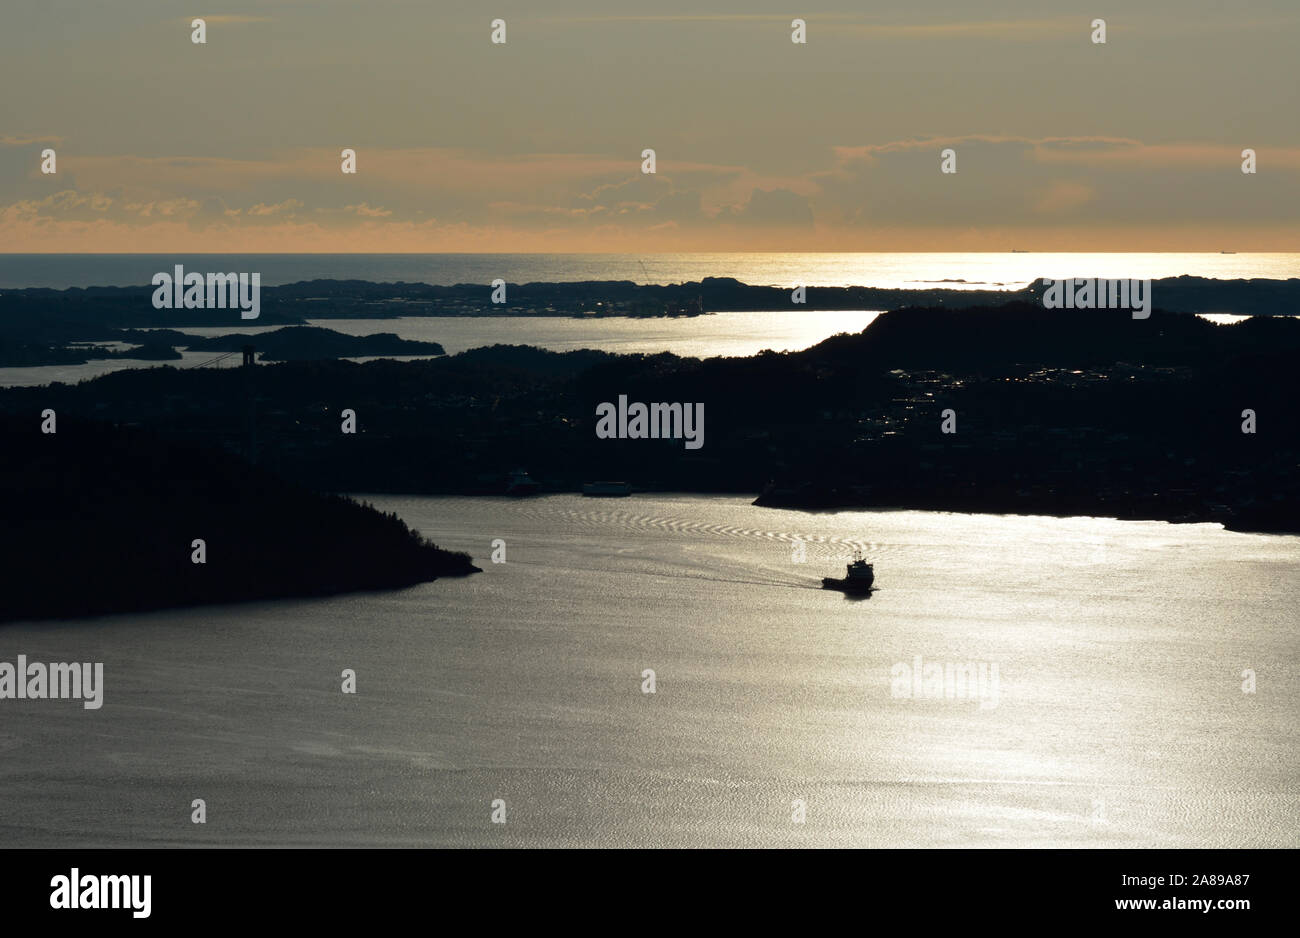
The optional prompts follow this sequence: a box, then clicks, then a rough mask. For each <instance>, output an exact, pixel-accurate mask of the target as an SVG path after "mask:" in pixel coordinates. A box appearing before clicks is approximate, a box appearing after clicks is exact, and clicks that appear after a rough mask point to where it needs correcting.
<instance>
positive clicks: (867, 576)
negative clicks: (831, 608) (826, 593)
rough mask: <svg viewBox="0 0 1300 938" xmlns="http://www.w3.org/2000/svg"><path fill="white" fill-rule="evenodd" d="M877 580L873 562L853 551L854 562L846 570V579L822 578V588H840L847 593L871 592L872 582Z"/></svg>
mask: <svg viewBox="0 0 1300 938" xmlns="http://www.w3.org/2000/svg"><path fill="white" fill-rule="evenodd" d="M875 580H876V571H875V569H874V568H873V567H872V565H871V564H869V563H867V562H866V561H865V560H863V559H862V554H861V553H859V552H858V551H854V552H853V562H852V563H851V564H849V565H848V568H847V569H846V570H845V573H844V579H842V580H837V579H835V578H834V577H829V576H828V577H823V578H822V589H828V590H840V591H841V592H845V593H870V592H871V584H872V583H874V582H875Z"/></svg>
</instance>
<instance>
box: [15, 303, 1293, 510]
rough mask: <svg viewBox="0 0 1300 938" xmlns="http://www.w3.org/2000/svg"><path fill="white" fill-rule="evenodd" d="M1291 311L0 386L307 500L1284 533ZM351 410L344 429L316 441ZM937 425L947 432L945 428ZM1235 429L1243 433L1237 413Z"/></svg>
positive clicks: (937, 321) (984, 314)
mask: <svg viewBox="0 0 1300 938" xmlns="http://www.w3.org/2000/svg"><path fill="white" fill-rule="evenodd" d="M1298 361H1300V321H1298V320H1295V319H1290V318H1276V319H1255V320H1250V321H1246V322H1242V323H1238V324H1235V325H1216V324H1213V323H1210V322H1207V321H1205V320H1202V319H1199V318H1197V317H1195V316H1190V315H1184V314H1175V313H1169V312H1167V311H1164V310H1162V309H1159V308H1157V309H1155V310H1153V311H1152V313H1151V316H1150V318H1149V319H1142V320H1135V319H1133V318H1132V316H1131V313H1129V312H1126V311H1117V312H1113V311H1105V310H1096V311H1090V310H1045V309H1043V308H1042V307H1041V306H1038V305H1034V304H1029V303H1009V304H1004V305H1000V306H997V307H992V308H973V309H964V310H952V309H948V308H943V307H939V308H933V307H931V308H916V309H903V310H895V311H892V312H890V313H887V314H884V315H882V316H880V317H878V318H877V319H876V320H875V322H873V323H872V324H871V325H870V326H869V327H868V328H867V329H866V330H865V331H863V332H862V333H860V334H856V335H840V336H835V337H832V338H830V339H828V340H826V341H824V342H822V343H820V344H818V345H816V346H814V347H812V348H810V349H806V350H803V351H799V352H791V353H782V354H778V353H772V352H767V353H763V354H759V355H755V356H750V357H746V358H713V359H704V360H700V359H691V358H679V357H677V356H674V355H670V354H666V353H665V354H659V355H613V354H608V353H603V352H598V351H590V350H588V351H580V352H569V353H563V354H560V353H553V352H545V351H541V350H538V349H530V348H526V347H519V346H496V347H493V348H482V349H475V350H473V351H471V352H466V353H463V354H460V355H454V356H450V357H444V358H437V359H428V360H422V361H415V362H395V361H377V362H370V363H366V364H356V363H351V362H346V361H339V362H291V363H285V364H280V365H270V366H266V365H258V366H254V367H251V368H247V369H230V370H227V371H220V370H204V369H190V370H177V369H171V368H155V369H150V370H137V371H123V372H117V373H114V374H111V375H107V376H105V377H103V378H99V379H96V380H95V381H90V382H85V383H83V384H81V385H79V386H77V387H75V388H73V387H67V386H61V385H51V386H50V387H47V388H38V389H18V388H15V389H8V390H3V391H0V412H3V413H10V414H13V415H15V416H19V417H21V418H22V419H24V420H27V421H29V422H30V423H31V425H32V426H33V427H34V426H35V425H36V423H37V422H38V421H37V416H36V415H38V414H39V413H40V411H41V409H42V408H45V407H50V408H54V409H56V410H58V412H59V414H60V417H62V416H63V415H64V414H65V413H66V414H69V415H74V416H86V417H94V416H100V417H101V418H102V417H103V416H104V415H111V416H112V417H113V418H114V419H118V420H131V421H140V422H142V423H145V424H147V425H148V426H150V427H152V428H154V429H156V430H157V431H158V432H159V433H160V434H164V435H166V436H168V437H170V438H174V439H189V440H194V441H196V442H200V443H202V444H204V445H206V446H213V445H223V446H227V447H230V448H234V449H241V450H242V449H244V448H246V447H247V445H248V443H247V441H248V436H249V415H250V412H251V413H253V414H255V420H254V423H255V425H256V444H255V445H256V450H257V456H258V460H259V463H260V464H261V465H263V466H265V467H266V468H268V469H271V470H272V471H275V472H277V473H279V474H281V475H283V476H284V477H287V478H293V479H297V480H301V481H303V482H304V483H306V484H308V485H311V486H313V487H316V488H319V489H323V490H327V491H371V492H380V491H384V492H424V493H441V492H447V493H451V492H459V493H476V492H482V493H488V492H496V493H500V492H501V491H502V488H503V486H502V479H503V477H504V476H505V474H506V473H507V472H508V471H509V470H511V469H513V468H515V467H516V466H524V467H526V468H527V469H528V470H529V471H530V472H531V474H532V475H533V476H534V478H536V479H538V480H539V481H540V482H541V483H542V485H543V488H544V490H551V491H577V490H578V489H579V488H580V486H581V484H582V483H583V482H584V481H590V480H592V479H625V480H628V481H629V482H631V483H633V484H635V485H636V486H638V487H641V488H647V489H660V490H679V491H701V492H749V493H758V492H762V493H763V495H762V497H761V500H760V501H761V503H762V504H770V505H783V506H788V507H804V508H825V507H831V508H834V507H854V506H874V507H883V506H890V507H915V508H935V509H948V510H962V511H990V512H1020V513H1032V514H1101V515H1108V516H1113V517H1122V518H1167V519H1176V520H1185V521H1193V520H1199V521H1206V520H1217V521H1222V522H1224V523H1225V524H1228V525H1231V526H1236V527H1249V528H1251V529H1253V530H1284V531H1300V411H1297V409H1296V408H1295V406H1294V402H1295V401H1296V400H1297V399H1300V368H1297V367H1296V366H1297V363H1298ZM620 395H627V397H628V399H629V400H630V401H642V402H685V403H690V402H701V403H703V404H704V405H705V409H706V416H705V426H704V446H703V448H702V449H699V450H688V449H686V448H685V446H684V443H683V441H682V440H681V439H599V438H597V437H596V435H595V426H596V416H595V412H596V407H597V406H598V405H599V404H602V403H604V402H615V401H617V400H618V398H619V396H620ZM344 409H351V410H354V411H355V413H356V419H357V429H358V432H357V433H356V434H344V433H341V432H340V416H341V413H342V411H343V410H344ZM948 410H951V411H952V413H953V417H954V419H955V424H954V428H955V432H954V433H945V432H943V429H942V427H943V424H944V412H945V411H948ZM1247 410H1249V411H1253V412H1254V414H1255V417H1256V418H1257V427H1256V432H1254V433H1243V432H1242V424H1243V421H1244V420H1245V419H1246V418H1245V417H1244V416H1243V411H1247Z"/></svg>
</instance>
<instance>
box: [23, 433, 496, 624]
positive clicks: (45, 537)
mask: <svg viewBox="0 0 1300 938" xmlns="http://www.w3.org/2000/svg"><path fill="white" fill-rule="evenodd" d="M0 433H3V439H4V446H3V447H0V476H2V477H3V483H4V484H3V486H0V517H3V518H4V519H5V525H4V529H3V531H2V532H0V543H3V553H4V557H5V562H4V571H3V584H0V622H4V621H15V620H25V619H44V618H69V617H82V616H93V615H103V614H108V613H122V612H142V611H146V610H152V609H164V608H169V607H175V606H194V605H203V604H208V603H229V602H238V601H244V600H260V599H275V598H284V597H303V596H326V595H331V594H336V593H345V592H352V591H356V590H376V589H395V588H399V587H406V586H412V585H414V584H417V583H423V582H426V581H429V580H433V579H436V578H438V577H445V576H464V575H466V574H469V573H474V572H476V571H477V569H478V568H476V567H475V566H474V565H473V564H472V563H471V562H470V558H469V556H468V555H466V554H461V553H452V552H450V551H446V550H442V549H441V548H438V547H436V546H434V545H433V544H431V543H429V542H428V541H426V540H425V539H424V538H423V537H422V536H421V535H420V533H419V532H418V531H413V530H411V529H409V528H408V527H407V526H406V525H405V524H404V523H403V522H402V521H401V519H399V518H398V517H397V516H396V515H394V514H382V513H380V512H378V511H376V510H375V509H373V508H370V507H368V506H365V505H361V504H358V503H357V502H355V501H352V500H351V499H348V498H345V497H341V496H336V495H318V494H314V493H312V492H310V491H307V490H306V489H304V488H302V487H301V486H298V485H296V484H292V483H289V482H286V481H284V480H283V479H282V478H280V477H278V476H276V475H275V474H273V473H270V472H268V471H266V470H265V469H263V468H260V467H256V466H251V465H249V464H248V463H247V462H246V461H244V460H243V459H242V458H241V457H239V456H237V455H235V454H232V453H228V452H225V451H223V450H221V449H207V448H198V447H195V446H194V445H193V444H192V443H188V442H183V441H180V440H176V439H166V438H163V437H160V436H158V435H156V434H154V433H152V432H150V431H146V430H143V429H139V428H132V427H128V426H123V425H121V424H115V423H108V422H102V421H86V420H78V419H76V418H75V417H74V416H72V415H70V414H69V415H60V416H59V418H58V422H57V432H56V433H53V434H43V433H41V431H40V429H39V426H38V424H36V423H34V422H33V421H31V420H28V419H25V418H23V419H17V418H13V417H8V418H3V419H0ZM196 540H201V541H202V542H203V553H202V559H204V560H205V561H206V562H204V563H195V562H193V561H194V559H195V556H196V553H195V552H196V549H197V548H196V546H195V544H194V542H195V541H196Z"/></svg>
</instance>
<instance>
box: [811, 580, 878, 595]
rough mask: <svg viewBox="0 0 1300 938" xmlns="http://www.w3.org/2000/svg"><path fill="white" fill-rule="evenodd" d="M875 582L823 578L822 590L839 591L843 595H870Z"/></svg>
mask: <svg viewBox="0 0 1300 938" xmlns="http://www.w3.org/2000/svg"><path fill="white" fill-rule="evenodd" d="M873 582H875V581H874V580H837V579H835V578H834V577H829V576H828V577H823V578H822V589H824V590H839V591H840V592H841V593H870V592H871V591H872V590H873V589H875V587H874V586H872V585H871V584H872V583H873Z"/></svg>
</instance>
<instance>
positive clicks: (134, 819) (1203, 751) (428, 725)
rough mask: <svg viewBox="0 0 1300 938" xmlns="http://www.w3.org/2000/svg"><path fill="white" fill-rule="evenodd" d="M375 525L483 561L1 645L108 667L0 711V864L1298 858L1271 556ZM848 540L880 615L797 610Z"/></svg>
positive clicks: (1276, 575)
mask: <svg viewBox="0 0 1300 938" xmlns="http://www.w3.org/2000/svg"><path fill="white" fill-rule="evenodd" d="M373 501H374V503H375V504H376V505H378V506H379V507H380V508H383V509H385V510H396V511H398V512H399V513H400V514H401V515H402V516H403V517H404V518H405V519H407V520H408V522H410V523H411V524H412V525H413V526H415V527H417V528H419V529H421V530H422V531H424V532H426V533H427V534H429V535H431V536H433V537H434V538H435V539H436V540H437V541H438V542H439V543H441V544H443V545H445V546H448V547H452V548H457V549H464V550H467V551H469V552H471V553H472V554H473V555H474V557H475V558H476V561H477V562H478V564H479V565H480V566H481V567H483V568H484V572H483V573H481V574H477V575H475V576H473V577H470V578H467V579H463V580H442V581H438V582H435V583H430V584H424V585H421V586H418V587H414V588H411V589H408V590H402V591H398V592H390V593H376V594H364V595H353V596H344V597H338V598H334V599H326V600H312V601H284V602H275V603H260V604H253V605H244V606H229V607H216V608H210V609H203V610H186V611H174V612H162V613H157V614H152V615H148V616H130V617H109V618H104V619H98V620H89V621H80V622H69V623H56V624H50V623H45V624H18V625H14V626H8V627H3V628H0V661H10V662H12V661H14V660H15V657H16V655H17V654H19V653H22V654H26V655H27V656H28V658H29V659H31V660H42V661H69V660H76V661H82V660H93V661H103V662H104V664H105V682H106V691H105V705H104V707H103V709H101V710H99V711H86V710H83V709H82V708H81V707H80V705H79V704H77V703H75V702H72V701H13V700H5V701H0V753H3V758H0V791H3V797H2V798H0V842H4V843H6V844H21V845H46V844H49V845H74V844H75V845H108V844H154V843H164V844H374V845H411V846H415V845H436V844H477V845H558V846H574V845H642V844H653V845H674V846H696V845H790V844H804V845H846V846H847V845H854V846H1002V845H1016V846H1028V845H1047V846H1067V845H1080V846H1102V845H1113V846H1132V847H1138V846H1256V845H1263V846H1289V847H1295V846H1297V845H1300V838H1298V837H1297V833H1296V827H1295V823H1294V819H1295V817H1296V812H1297V807H1298V805H1297V800H1298V794H1297V793H1298V786H1300V782H1298V778H1300V771H1298V770H1300V760H1298V758H1297V754H1298V750H1297V738H1296V729H1295V726H1296V716H1297V700H1298V699H1300V698H1298V697H1297V692H1298V691H1300V681H1298V680H1297V666H1296V660H1297V651H1298V650H1300V648H1298V645H1300V639H1298V638H1297V625H1298V624H1300V613H1297V610H1296V604H1295V593H1296V587H1297V585H1300V546H1298V542H1297V540H1296V539H1294V538H1288V537H1276V536H1261V535H1247V534H1236V533H1231V532H1225V531H1223V530H1221V529H1219V528H1218V527H1217V526H1213V525H1183V526H1174V525H1167V524H1163V523H1147V522H1118V521H1111V520H1102V519H1086V518H1085V519H1053V518H1023V517H995V516H985V515H952V514H943V513H933V512H846V513H839V514H833V515H828V514H805V513H799V512H790V511H775V510H770V509H761V508H755V507H752V506H750V505H749V504H748V503H747V500H745V499H737V498H715V497H698V496H653V497H651V496H633V497H631V498H625V499H609V500H595V499H583V498H581V497H578V496H547V497H541V498H534V499H528V500H521V501H511V500H506V499H491V498H485V499H460V498H426V497H388V496H385V497H379V498H374V499H373ZM497 538H499V539H501V540H503V541H504V543H505V552H506V553H505V560H506V562H505V563H500V564H494V563H492V562H491V561H490V554H491V552H492V546H491V544H492V541H493V540H494V539H497ZM855 548H858V549H861V550H862V551H863V552H864V553H865V555H866V557H867V559H869V560H871V561H872V562H873V563H874V564H875V569H876V573H877V585H878V586H879V590H878V591H877V592H876V593H874V594H873V595H872V596H871V597H870V598H869V599H851V598H847V597H845V596H844V595H842V594H839V593H836V592H831V591H825V590H822V589H820V588H819V587H820V578H821V577H822V576H826V575H839V574H841V573H842V571H843V564H844V563H845V561H846V560H847V559H848V558H849V557H850V555H851V553H852V551H853V549H855ZM800 559H802V561H803V562H797V561H798V560H800ZM918 656H919V657H920V659H921V662H922V665H923V666H924V664H925V663H937V664H940V665H980V664H982V665H984V666H985V667H986V669H991V667H992V666H993V665H996V666H997V675H998V680H997V687H996V695H994V694H993V693H992V692H991V691H992V688H991V687H990V686H988V685H986V686H985V688H984V690H985V693H983V694H979V693H973V692H972V693H967V694H965V695H958V696H954V697H953V698H951V699H950V698H948V697H939V698H938V699H931V698H928V697H925V696H919V697H918V696H910V697H909V696H903V695H902V693H903V692H904V691H906V690H908V689H909V688H912V689H916V688H914V687H913V685H911V684H910V683H909V682H903V683H902V685H900V684H899V683H898V682H897V681H896V680H895V679H894V677H893V675H896V674H897V672H898V669H899V668H900V667H901V666H903V665H907V666H908V667H912V666H914V664H915V663H916V660H917V658H918ZM345 668H351V669H354V670H355V671H356V674H357V683H358V691H359V692H358V693H357V694H356V695H355V696H348V695H344V694H342V693H340V673H341V672H342V670H343V669H345ZM647 669H652V670H653V671H654V675H655V682H656V691H657V692H656V693H655V694H653V695H650V694H645V693H642V686H643V683H644V681H645V680H646V678H645V677H644V676H643V675H644V673H645V672H646V670H647ZM1248 669H1249V670H1251V671H1253V672H1254V673H1255V675H1256V681H1257V687H1256V692H1255V693H1253V694H1247V693H1243V691H1242V684H1243V671H1246V670H1248ZM986 673H991V670H986ZM921 689H922V690H924V688H921ZM968 690H969V689H968ZM195 798H203V799H205V800H206V802H207V810H208V823H207V824H206V825H203V826H197V825H193V824H191V823H190V811H191V808H190V804H191V802H192V800H193V799H195ZM494 799H502V800H504V802H505V804H506V818H507V821H506V823H505V824H504V825H499V824H498V825H494V824H492V823H491V822H490V816H491V813H492V802H493V801H494ZM796 801H801V802H803V803H804V805H805V806H806V812H807V814H806V821H805V823H803V824H796V823H794V822H793V821H792V813H793V811H794V803H795V802H796Z"/></svg>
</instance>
